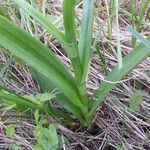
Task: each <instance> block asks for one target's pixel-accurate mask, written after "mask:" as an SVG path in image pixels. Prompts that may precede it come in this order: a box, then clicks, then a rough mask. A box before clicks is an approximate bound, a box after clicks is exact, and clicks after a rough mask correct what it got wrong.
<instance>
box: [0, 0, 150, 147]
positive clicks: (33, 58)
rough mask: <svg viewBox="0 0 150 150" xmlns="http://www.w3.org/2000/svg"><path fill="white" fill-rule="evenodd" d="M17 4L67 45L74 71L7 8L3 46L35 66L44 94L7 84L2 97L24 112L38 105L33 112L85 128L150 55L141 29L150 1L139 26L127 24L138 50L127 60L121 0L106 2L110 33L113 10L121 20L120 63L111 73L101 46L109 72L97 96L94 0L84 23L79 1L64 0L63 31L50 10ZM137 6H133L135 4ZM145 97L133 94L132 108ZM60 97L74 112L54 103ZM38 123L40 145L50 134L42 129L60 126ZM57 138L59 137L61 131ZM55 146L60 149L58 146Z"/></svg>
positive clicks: (1, 24)
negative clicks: (91, 86)
mask: <svg viewBox="0 0 150 150" xmlns="http://www.w3.org/2000/svg"><path fill="white" fill-rule="evenodd" d="M12 2H13V3H14V4H16V5H15V7H18V8H19V9H21V11H23V12H25V13H27V14H28V15H30V16H31V17H32V18H33V19H34V20H36V21H37V22H38V23H39V24H41V25H42V26H43V27H44V28H46V29H47V30H48V32H49V34H51V35H54V37H55V38H56V40H57V41H58V42H59V43H60V44H61V46H62V47H63V48H64V50H65V53H66V55H67V57H68V58H69V60H70V62H71V64H70V65H71V67H70V68H71V69H70V68H67V67H66V66H65V65H64V64H63V63H62V61H60V60H59V58H58V57H57V56H56V55H55V54H54V53H53V51H52V50H51V49H50V48H48V47H47V44H46V43H45V44H42V43H41V42H40V41H39V40H37V39H36V38H34V37H32V36H31V35H30V34H28V33H27V32H25V31H24V30H22V29H21V28H20V27H18V26H17V25H16V24H14V23H13V22H12V21H11V18H10V17H9V16H8V14H7V13H6V12H5V10H4V9H1V11H0V46H1V47H3V48H4V49H6V50H8V51H9V52H10V53H12V54H14V55H15V56H16V57H18V58H20V59H21V60H22V61H23V62H25V63H26V64H27V65H28V66H29V67H30V68H31V71H32V73H33V74H34V76H35V78H36V79H37V81H38V83H39V86H40V91H41V93H38V94H36V95H35V96H34V95H20V94H18V93H16V92H14V91H13V90H10V89H8V88H7V87H6V86H4V85H3V84H1V85H0V97H1V98H2V99H3V100H5V101H9V102H12V103H13V104H15V106H17V107H18V108H19V109H20V110H26V109H28V108H32V109H33V110H39V112H40V113H41V114H45V115H46V116H49V115H50V116H53V117H54V118H55V119H59V118H63V119H64V120H66V122H68V123H69V124H73V123H75V122H78V121H79V122H80V123H81V124H82V125H83V126H85V127H86V126H89V125H90V124H91V123H92V120H93V119H94V116H95V112H96V109H97V108H98V107H99V106H100V104H102V102H103V101H104V100H105V97H106V96H107V95H108V93H109V92H110V91H111V90H112V88H113V87H114V86H115V85H116V84H117V83H119V82H120V80H121V79H122V78H123V77H125V76H126V75H127V74H128V73H129V72H131V71H132V70H133V69H134V68H135V67H136V66H137V65H138V64H140V63H141V62H142V61H143V60H145V59H146V58H147V57H148V56H149V55H150V37H148V38H147V39H146V38H144V37H143V36H141V35H140V34H139V33H138V32H140V30H141V29H140V24H141V21H142V20H141V19H142V18H141V17H142V16H143V15H144V12H145V10H146V8H145V7H146V6H147V5H148V1H146V2H145V3H144V4H145V5H144V6H143V8H142V9H141V13H140V14H139V17H140V18H139V19H138V25H137V28H131V27H130V26H128V27H127V28H126V30H127V31H128V32H130V33H131V34H132V36H133V38H132V47H133V50H132V51H130V52H129V53H128V54H126V56H125V57H124V58H122V54H121V53H122V52H121V46H120V44H121V43H120V29H119V18H118V11H119V10H118V7H119V2H118V1H117V0H116V1H114V3H111V5H112V8H113V9H112V10H109V8H108V5H107V4H106V10H107V15H108V22H109V26H108V31H109V36H111V35H112V33H111V31H110V30H111V26H112V22H110V18H111V17H112V16H110V15H109V13H110V12H112V14H113V15H114V16H116V20H115V24H116V33H117V45H116V48H117V57H118V65H117V66H116V67H114V68H113V69H112V71H109V72H108V70H107V67H108V66H107V65H106V59H105V55H104V54H103V53H102V52H101V51H99V50H97V52H98V54H99V57H100V60H101V62H102V65H103V68H104V72H105V73H106V74H107V76H106V78H105V80H104V81H103V82H102V83H101V84H100V86H99V88H97V89H96V90H93V91H92V93H91V94H88V79H89V78H88V77H89V72H90V65H91V60H92V53H93V49H94V48H95V47H97V45H98V44H99V43H97V42H95V41H94V40H93V38H94V36H93V28H94V24H93V23H94V19H95V18H94V15H95V14H94V0H83V6H82V18H81V22H80V21H79V20H80V17H79V16H77V14H76V11H75V8H76V6H77V4H78V2H77V1H76V0H63V3H62V14H63V28H62V29H58V28H57V25H56V24H53V22H52V20H53V19H48V17H46V16H45V12H44V13H42V12H40V11H39V10H38V9H35V8H34V7H33V5H31V4H29V3H28V2H26V1H25V0H12ZM131 6H132V7H133V3H132V5H131ZM132 9H133V8H132ZM109 11H110V12H109ZM123 13H126V11H123ZM43 14H44V15H43ZM128 15H129V14H128ZM133 16H135V15H134V14H133V13H132V15H131V19H132V27H134V23H135V22H134V21H135V20H134V18H133ZM102 27H103V26H102ZM135 29H136V30H137V31H138V32H137V31H136V30H135ZM78 34H79V35H78ZM137 39H138V40H139V41H141V43H140V44H139V45H137V43H136V41H137ZM111 40H112V37H110V41H111ZM93 46H95V47H93ZM9 64H10V62H8V63H6V65H5V66H4V68H3V69H2V70H1V72H2V73H1V74H4V72H5V71H6V68H7V66H8V65H9ZM46 84H48V90H47V88H46V86H45V85H46ZM139 96H140V99H139V98H138V97H136V96H132V98H131V103H130V108H131V109H132V107H134V110H135V109H136V108H137V107H139V103H140V101H141V99H142V96H141V95H139ZM137 99H138V100H137ZM134 100H135V101H136V100H137V103H138V104H136V102H134ZM55 101H56V102H57V103H58V104H59V105H60V106H62V107H63V108H64V109H65V110H67V111H68V112H69V113H68V112H66V111H64V110H62V109H60V108H58V107H55V105H54V104H53V103H55ZM119 105H120V104H119ZM135 105H136V106H135ZM137 105H138V106H137ZM36 120H38V119H36ZM36 124H38V125H37V126H38V127H37V128H36V129H35V132H34V133H35V135H36V139H37V141H38V144H39V145H40V146H41V143H40V141H41V140H40V139H41V138H42V137H43V136H44V135H45V134H43V133H42V134H40V137H38V136H37V134H38V133H37V132H38V131H39V130H40V133H41V131H43V132H44V133H45V132H50V130H52V129H51V128H55V126H54V124H51V125H50V126H49V127H48V128H47V129H46V128H43V124H40V125H39V122H38V121H36ZM55 130H56V128H55ZM46 136H47V135H46ZM46 138H47V137H46ZM55 138H56V140H57V136H56V133H55ZM51 140H52V139H48V142H50V141H51ZM46 142H47V141H46ZM55 142H56V141H55ZM50 143H51V142H50ZM47 144H48V143H47ZM42 146H43V145H42ZM121 147H122V146H121ZM55 149H57V148H56V147H55Z"/></svg>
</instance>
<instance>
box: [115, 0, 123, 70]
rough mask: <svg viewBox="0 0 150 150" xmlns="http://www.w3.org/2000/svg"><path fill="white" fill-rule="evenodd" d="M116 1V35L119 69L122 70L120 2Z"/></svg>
mask: <svg viewBox="0 0 150 150" xmlns="http://www.w3.org/2000/svg"><path fill="white" fill-rule="evenodd" d="M115 1H116V34H117V53H118V67H119V69H121V68H122V54H121V46H120V29H119V16H118V7H119V2H118V0H115Z"/></svg>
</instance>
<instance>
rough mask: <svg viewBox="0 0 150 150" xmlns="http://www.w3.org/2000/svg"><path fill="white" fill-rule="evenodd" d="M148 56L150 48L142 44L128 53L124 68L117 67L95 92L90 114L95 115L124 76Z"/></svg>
mask: <svg viewBox="0 0 150 150" xmlns="http://www.w3.org/2000/svg"><path fill="white" fill-rule="evenodd" d="M147 40H149V41H150V37H149V38H147ZM148 56H150V48H147V47H146V46H145V45H143V44H140V45H139V46H137V47H136V48H134V49H133V50H132V51H131V52H130V53H128V54H127V56H126V57H125V58H124V59H123V67H122V68H121V69H119V68H118V66H116V67H115V68H114V69H113V70H112V71H111V72H110V73H109V74H108V76H107V77H106V79H105V81H103V82H102V84H101V85H100V87H99V88H98V89H97V90H96V91H95V93H94V95H93V98H94V99H95V100H94V101H93V103H92V107H91V112H90V114H93V112H94V111H95V109H96V108H97V107H98V105H99V104H100V103H102V102H103V101H104V98H105V97H106V95H107V94H108V93H109V92H110V91H111V89H112V88H113V87H114V86H115V85H116V84H117V82H119V81H120V80H121V79H122V78H123V77H124V76H126V75H127V74H128V73H129V72H130V71H132V70H133V69H134V68H135V67H136V66H137V65H138V64H139V63H141V62H142V61H143V60H144V59H145V58H146V57H148ZM106 81H107V82H106Z"/></svg>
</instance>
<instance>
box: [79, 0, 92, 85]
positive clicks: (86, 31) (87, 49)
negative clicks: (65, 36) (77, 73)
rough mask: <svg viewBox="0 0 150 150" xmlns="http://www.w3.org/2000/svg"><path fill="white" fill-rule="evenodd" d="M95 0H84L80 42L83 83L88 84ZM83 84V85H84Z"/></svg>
mask: <svg viewBox="0 0 150 150" xmlns="http://www.w3.org/2000/svg"><path fill="white" fill-rule="evenodd" d="M93 9H94V0H83V15H82V27H81V33H80V40H79V46H78V47H79V57H80V61H81V64H82V69H83V81H82V82H86V80H87V75H88V69H89V64H90V57H91V40H92V30H93ZM82 84H83V83H82Z"/></svg>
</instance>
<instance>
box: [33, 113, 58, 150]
mask: <svg viewBox="0 0 150 150" xmlns="http://www.w3.org/2000/svg"><path fill="white" fill-rule="evenodd" d="M34 116H35V122H36V127H35V129H34V136H35V139H36V141H37V143H36V144H35V145H34V146H33V148H34V150H51V149H52V150H57V149H58V144H59V140H58V136H57V131H56V124H54V123H51V124H50V125H49V126H48V128H46V127H44V125H45V124H48V121H47V120H46V119H40V116H39V112H38V110H36V111H35V115H34Z"/></svg>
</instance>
